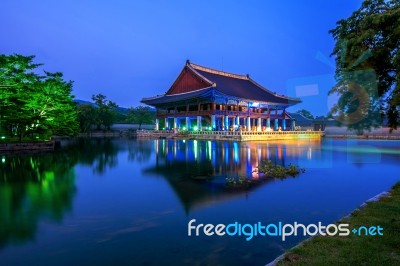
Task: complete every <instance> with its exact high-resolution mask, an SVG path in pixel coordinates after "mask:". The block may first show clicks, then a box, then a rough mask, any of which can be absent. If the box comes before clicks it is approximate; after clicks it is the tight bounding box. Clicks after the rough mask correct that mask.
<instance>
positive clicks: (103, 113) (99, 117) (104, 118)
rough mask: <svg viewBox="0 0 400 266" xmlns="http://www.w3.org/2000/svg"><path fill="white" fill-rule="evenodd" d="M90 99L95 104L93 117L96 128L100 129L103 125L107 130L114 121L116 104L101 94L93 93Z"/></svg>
mask: <svg viewBox="0 0 400 266" xmlns="http://www.w3.org/2000/svg"><path fill="white" fill-rule="evenodd" d="M92 100H93V101H94V103H95V104H96V105H97V108H96V115H95V117H94V120H95V124H96V125H97V129H98V130H100V129H101V128H102V126H103V127H104V128H105V129H107V130H109V129H110V127H111V125H112V124H114V123H115V120H116V116H117V111H116V109H117V107H118V105H117V104H116V103H114V102H112V101H110V100H107V97H106V96H104V95H103V94H97V95H93V96H92Z"/></svg>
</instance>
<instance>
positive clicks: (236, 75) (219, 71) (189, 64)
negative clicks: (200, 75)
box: [187, 61, 249, 80]
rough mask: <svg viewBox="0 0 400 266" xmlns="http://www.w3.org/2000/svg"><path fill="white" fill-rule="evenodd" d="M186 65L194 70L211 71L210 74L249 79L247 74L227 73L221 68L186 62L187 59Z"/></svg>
mask: <svg viewBox="0 0 400 266" xmlns="http://www.w3.org/2000/svg"><path fill="white" fill-rule="evenodd" d="M187 65H188V66H190V67H192V68H193V69H195V70H200V71H204V72H208V73H212V74H217V75H221V76H226V77H231V78H237V79H244V80H249V76H248V75H240V74H234V73H229V72H225V71H221V70H217V69H213V68H209V67H205V66H200V65H197V64H193V63H191V62H188V61H187Z"/></svg>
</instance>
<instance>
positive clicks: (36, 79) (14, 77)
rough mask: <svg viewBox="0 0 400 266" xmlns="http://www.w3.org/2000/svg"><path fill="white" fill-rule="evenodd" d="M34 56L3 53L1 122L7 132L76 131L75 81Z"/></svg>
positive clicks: (23, 134) (43, 134)
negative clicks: (37, 61)
mask: <svg viewBox="0 0 400 266" xmlns="http://www.w3.org/2000/svg"><path fill="white" fill-rule="evenodd" d="M33 59H34V56H22V55H18V54H14V55H0V86H1V90H0V119H1V121H0V124H1V127H2V128H3V130H5V131H6V133H7V135H9V136H15V135H17V136H18V137H19V140H20V141H21V140H22V139H23V138H24V137H26V136H32V137H34V136H36V137H39V136H40V137H44V138H46V137H48V136H50V135H54V134H57V135H73V134H75V133H76V132H77V129H78V124H77V121H76V112H75V104H74V103H73V102H72V99H73V96H72V94H71V93H72V82H71V81H68V82H67V81H64V80H63V76H62V74H61V73H50V72H44V75H39V74H38V73H39V69H38V67H39V66H41V65H40V64H35V63H33Z"/></svg>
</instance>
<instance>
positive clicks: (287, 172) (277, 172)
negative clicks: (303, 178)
mask: <svg viewBox="0 0 400 266" xmlns="http://www.w3.org/2000/svg"><path fill="white" fill-rule="evenodd" d="M258 172H260V173H264V174H265V175H266V176H269V177H275V178H286V177H288V176H292V177H295V176H297V175H299V174H300V173H304V172H305V169H304V168H299V167H298V166H297V165H293V164H289V166H288V167H287V168H285V167H283V166H281V165H275V164H274V163H273V162H272V161H271V160H267V161H263V162H262V163H261V164H260V165H259V166H258Z"/></svg>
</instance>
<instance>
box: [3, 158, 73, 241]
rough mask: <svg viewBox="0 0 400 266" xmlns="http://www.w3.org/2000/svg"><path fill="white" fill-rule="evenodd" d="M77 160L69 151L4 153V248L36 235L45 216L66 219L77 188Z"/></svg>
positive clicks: (57, 220) (52, 218) (60, 219)
mask: <svg viewBox="0 0 400 266" xmlns="http://www.w3.org/2000/svg"><path fill="white" fill-rule="evenodd" d="M75 162H76V160H75V159H74V158H73V157H70V156H68V155H67V154H43V155H11V156H2V160H1V163H0V202H1V204H0V248H1V247H4V246H6V245H7V244H10V243H21V242H25V241H27V240H31V239H34V238H35V234H36V228H37V224H38V222H39V220H40V219H41V218H44V217H47V218H49V219H51V220H53V221H56V222H60V221H62V219H63V217H64V215H65V213H66V212H67V211H69V210H70V209H71V208H72V199H73V196H74V194H75V191H76V188H75V175H74V172H73V170H72V166H73V165H74V164H75Z"/></svg>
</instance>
